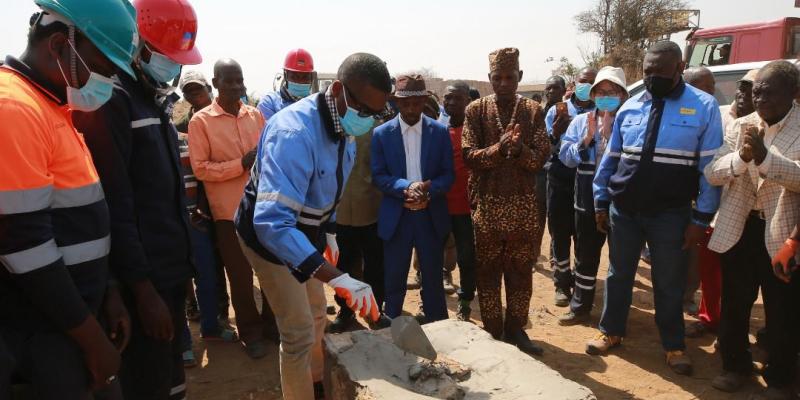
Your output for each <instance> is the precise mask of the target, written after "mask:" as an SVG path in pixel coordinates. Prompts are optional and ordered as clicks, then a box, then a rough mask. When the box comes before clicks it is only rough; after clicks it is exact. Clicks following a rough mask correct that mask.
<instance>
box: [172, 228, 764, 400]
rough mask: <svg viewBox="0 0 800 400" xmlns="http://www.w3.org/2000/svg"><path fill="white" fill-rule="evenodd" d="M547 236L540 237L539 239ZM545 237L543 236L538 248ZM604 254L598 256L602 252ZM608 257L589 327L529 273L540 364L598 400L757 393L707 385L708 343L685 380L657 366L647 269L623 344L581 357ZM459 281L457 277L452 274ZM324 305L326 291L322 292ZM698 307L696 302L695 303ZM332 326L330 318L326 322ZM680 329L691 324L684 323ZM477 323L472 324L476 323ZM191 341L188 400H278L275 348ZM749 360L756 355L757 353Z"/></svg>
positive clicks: (696, 352)
mask: <svg viewBox="0 0 800 400" xmlns="http://www.w3.org/2000/svg"><path fill="white" fill-rule="evenodd" d="M545 236H547V235H545ZM548 240H549V238H548V237H545V239H544V241H545V243H543V248H545V249H546V248H547V246H548V245H549V243H548ZM604 251H605V250H604ZM606 268H607V257H606V256H605V254H604V256H603V262H602V264H601V267H600V273H599V274H598V276H599V277H600V279H599V282H598V285H599V286H598V294H597V298H596V302H595V304H596V305H595V309H594V310H593V312H592V315H593V318H592V323H591V326H573V327H562V326H559V325H558V323H557V316H558V315H560V314H562V313H563V312H564V311H565V309H562V308H558V307H555V306H554V305H553V284H552V280H551V276H552V271H551V270H550V268H549V266H547V267H546V268H541V267H538V266H537V271H536V273H535V274H534V297H533V299H532V301H531V307H530V317H531V319H530V321H531V323H530V325H529V327H528V334H529V335H530V336H531V338H533V339H534V340H535V341H537V342H539V343H541V344H542V345H543V346H544V348H545V351H546V352H545V355H544V356H543V357H541V358H540V360H541V361H543V362H544V363H546V364H547V365H549V366H550V367H552V368H553V369H555V370H556V371H558V372H560V373H561V374H562V375H564V376H565V377H567V378H569V379H572V380H574V381H576V382H578V383H580V384H582V385H585V386H586V387H588V388H589V389H591V390H592V391H593V392H594V393H595V394H596V395H597V397H598V399H602V400H605V399H647V400H667V399H669V400H683V399H709V400H717V399H719V400H722V399H731V400H738V399H746V398H747V397H748V395H749V394H750V393H752V392H754V391H756V390H759V389H760V387H762V385H763V380H761V379H760V378H759V379H755V378H754V379H753V381H752V382H751V383H749V384H748V385H746V386H745V387H744V388H743V389H742V390H741V392H740V393H737V394H734V395H731V394H726V393H722V392H719V391H717V390H715V389H713V388H712V387H711V386H710V383H711V379H713V378H714V376H716V375H717V374H718V373H719V372H720V369H721V365H720V364H721V363H720V359H719V355H718V354H716V352H715V350H714V348H713V341H714V337H713V336H711V335H708V336H706V337H703V338H700V339H688V340H687V347H688V348H687V351H688V354H689V355H690V356H691V357H692V359H693V361H694V368H695V373H694V375H693V376H692V377H683V376H678V375H675V374H674V373H672V372H671V371H670V369H669V368H668V367H667V366H666V364H665V362H664V355H663V351H662V350H661V345H660V342H659V339H658V331H657V330H656V327H655V322H654V319H653V296H652V283H651V281H650V269H649V267H648V266H647V265H645V264H643V263H642V264H641V265H640V269H639V273H638V276H637V280H636V285H635V288H634V295H633V306H632V308H631V312H630V318H629V321H628V338H627V339H626V341H625V343H624V345H623V346H622V347H621V348H618V349H616V350H614V351H613V352H612V354H609V355H608V356H605V357H592V356H588V355H586V354H585V353H584V345H585V342H586V340H587V339H590V338H592V337H593V336H594V335H595V334H596V332H597V330H596V325H597V321H598V318H599V314H600V311H601V306H602V288H603V281H604V279H603V278H604V277H605V275H606ZM455 281H456V282H458V272H457V271H456V272H455ZM328 295H329V304H333V303H332V301H333V300H332V299H333V297H332V292H330V291H329V293H328ZM698 302H699V299H698ZM419 306H420V298H419V291H418V290H411V291H409V293H408V296H407V298H406V305H405V309H406V310H407V311H408V312H410V313H412V314H413V313H415V312H417V310H418V309H419ZM448 307H449V309H450V313H451V316H453V315H454V312H455V310H456V307H457V298H456V296H455V295H451V296H449V297H448ZM477 308H478V307H477V301H475V302H474V303H473V309H474V310H473V319H474V320H477V319H478V318H479V317H480V312H479V310H478V309H477ZM763 317H764V312H763V307H762V305H761V302H760V300H759V302H758V304H756V305H755V306H754V309H753V318H752V324H751V328H752V330H751V342H754V341H755V339H754V336H752V335H753V334H754V333H755V331H756V330H757V329H758V328H759V327H761V326H763V324H764V321H763ZM330 318H331V319H332V318H333V317H332V316H330ZM686 320H687V323H688V322H690V321H693V320H694V319H693V318H692V317H689V316H687V319H686ZM477 321H478V322H477V323H478V324H480V322H479V320H477ZM191 327H192V333H193V335H194V339H195V346H194V348H195V353H196V355H197V357H198V359H199V360H201V361H202V363H201V365H199V366H197V367H195V368H193V369H189V370H187V384H188V388H189V398H190V399H192V400H272V399H280V398H281V396H280V376H279V368H278V349H277V345H275V346H273V347H271V348H270V352H269V354H268V355H267V357H265V358H263V359H261V360H257V361H253V360H250V359H249V358H248V357H247V356H246V355H245V354H244V352H243V351H242V349H241V346H239V345H237V344H223V343H204V342H203V341H202V340H201V339H200V338H199V337H198V325H197V324H196V323H192V324H191ZM754 351H755V353H756V356H757V357H758V356H760V355H761V354H760V353H759V352H758V350H757V349H755V346H754Z"/></svg>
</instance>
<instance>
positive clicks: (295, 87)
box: [286, 80, 311, 97]
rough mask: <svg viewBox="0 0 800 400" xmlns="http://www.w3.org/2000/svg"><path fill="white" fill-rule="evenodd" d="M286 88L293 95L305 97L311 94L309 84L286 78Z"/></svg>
mask: <svg viewBox="0 0 800 400" xmlns="http://www.w3.org/2000/svg"><path fill="white" fill-rule="evenodd" d="M286 90H287V91H288V92H289V94H290V95H292V96H294V97H306V96H308V95H310V94H311V84H310V83H295V82H292V81H290V80H286Z"/></svg>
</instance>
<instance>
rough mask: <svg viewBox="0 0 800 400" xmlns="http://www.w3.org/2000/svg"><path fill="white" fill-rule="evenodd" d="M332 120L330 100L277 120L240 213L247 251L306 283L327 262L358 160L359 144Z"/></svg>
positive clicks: (288, 111) (321, 98)
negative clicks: (340, 208) (339, 208)
mask: <svg viewBox="0 0 800 400" xmlns="http://www.w3.org/2000/svg"><path fill="white" fill-rule="evenodd" d="M333 118H338V116H335V115H333V114H331V111H330V109H329V108H328V105H327V104H326V101H325V95H324V94H316V95H312V96H309V97H306V98H304V99H302V100H300V101H298V102H296V103H294V104H292V105H291V106H289V107H287V108H285V109H284V110H283V111H281V112H279V113H277V114H275V115H274V116H273V117H272V118H271V119H270V120H269V121H268V122H267V126H266V127H265V128H264V133H262V135H261V140H260V142H259V145H258V153H257V158H256V163H255V164H254V165H253V169H252V170H251V172H250V180H249V182H248V183H247V186H246V187H245V193H244V196H243V197H242V201H241V203H240V204H239V210H238V211H237V213H236V228H237V232H238V233H239V236H240V237H241V238H242V240H243V241H244V242H245V243H246V244H247V246H249V247H250V248H251V249H253V250H254V251H256V252H257V253H258V254H259V255H261V256H262V257H264V258H265V259H267V260H268V261H270V262H273V263H276V264H281V265H285V266H287V267H288V268H289V269H290V270H291V272H292V274H293V275H294V276H295V278H297V279H298V280H299V281H301V282H304V281H306V280H308V279H309V278H311V276H312V275H313V273H314V272H316V270H317V269H318V268H319V266H320V265H322V263H323V261H324V259H323V257H322V254H321V253H322V251H323V250H324V249H325V243H326V242H325V233H326V232H331V229H332V227H333V226H334V224H333V222H334V221H335V216H334V212H335V209H336V203H337V202H338V199H339V197H341V194H342V188H343V187H344V185H345V183H346V181H347V177H348V176H349V175H350V171H351V170H352V169H353V163H354V160H355V150H356V147H355V141H353V140H352V137H349V136H345V135H344V134H343V133H338V132H336V130H335V129H334V122H333Z"/></svg>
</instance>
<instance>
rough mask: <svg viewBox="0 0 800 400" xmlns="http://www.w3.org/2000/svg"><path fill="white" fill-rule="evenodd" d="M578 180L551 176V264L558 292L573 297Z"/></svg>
mask: <svg viewBox="0 0 800 400" xmlns="http://www.w3.org/2000/svg"><path fill="white" fill-rule="evenodd" d="M551 168H552V166H551ZM574 204H575V178H574V177H573V179H572V180H569V179H564V178H563V177H559V176H556V175H554V174H550V175H548V176H547V229H548V231H549V232H550V255H551V257H552V258H551V260H550V263H551V265H552V266H553V282H554V283H555V286H556V287H557V288H560V289H562V290H564V291H565V292H567V293H570V292H571V290H572V287H573V286H574V285H575V280H574V278H573V276H572V270H571V268H570V246H571V245H572V242H573V241H575V240H576V237H575V208H574Z"/></svg>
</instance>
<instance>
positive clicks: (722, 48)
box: [686, 18, 800, 67]
mask: <svg viewBox="0 0 800 400" xmlns="http://www.w3.org/2000/svg"><path fill="white" fill-rule="evenodd" d="M686 41H687V45H686V62H687V66H689V67H699V66H716V65H727V64H738V63H743V62H754V61H768V60H776V59H781V58H783V59H787V58H795V57H796V56H797V55H798V53H800V18H782V19H779V20H775V21H769V22H760V23H753V24H744V25H732V26H725V27H719V28H706V29H698V30H695V31H693V32H691V33H689V35H688V36H687V38H686Z"/></svg>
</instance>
